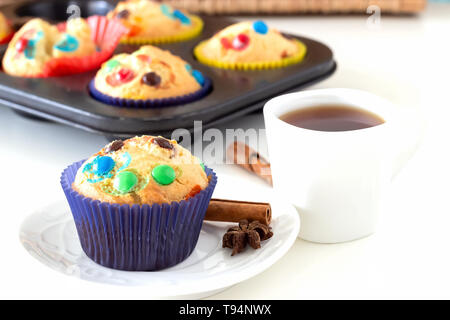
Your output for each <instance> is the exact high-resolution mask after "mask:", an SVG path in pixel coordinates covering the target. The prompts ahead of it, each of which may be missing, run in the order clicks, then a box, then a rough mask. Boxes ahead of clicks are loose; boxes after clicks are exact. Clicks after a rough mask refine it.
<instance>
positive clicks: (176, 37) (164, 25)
mask: <svg viewBox="0 0 450 320" xmlns="http://www.w3.org/2000/svg"><path fill="white" fill-rule="evenodd" d="M107 17H108V18H114V19H118V20H120V22H121V23H122V24H124V25H125V26H126V27H127V28H129V30H130V31H129V33H128V34H127V35H126V36H124V37H123V38H122V42H125V43H131V44H145V43H167V42H178V41H185V40H189V39H191V38H194V37H196V36H197V35H199V34H200V33H201V31H202V29H203V21H202V20H201V19H200V18H199V17H198V16H195V15H191V14H188V13H186V12H183V11H181V10H177V9H174V8H172V7H171V6H169V5H167V4H164V3H159V2H156V1H149V0H128V1H121V2H119V3H118V4H117V6H116V7H115V9H114V10H112V11H111V12H109V13H108V15H107Z"/></svg>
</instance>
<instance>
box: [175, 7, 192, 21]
mask: <svg viewBox="0 0 450 320" xmlns="http://www.w3.org/2000/svg"><path fill="white" fill-rule="evenodd" d="M172 14H173V16H174V17H175V18H176V19H178V20H180V22H181V23H182V24H191V19H189V17H188V16H186V15H185V14H184V13H183V12H181V11H180V10H174V11H173V13H172Z"/></svg>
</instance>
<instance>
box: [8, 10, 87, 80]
mask: <svg viewBox="0 0 450 320" xmlns="http://www.w3.org/2000/svg"><path fill="white" fill-rule="evenodd" d="M94 52H95V44H94V42H93V41H92V39H91V30H90V28H89V25H88V24H87V22H86V21H85V20H83V19H81V18H78V19H71V20H69V21H68V22H67V28H66V30H65V32H60V31H59V30H58V28H57V27H56V26H53V25H51V24H49V23H48V22H46V21H44V20H42V19H39V18H36V19H32V20H30V21H28V22H27V23H26V24H25V25H24V26H23V27H22V28H21V29H20V30H19V31H18V32H17V33H16V34H15V35H14V37H13V39H12V41H11V42H10V43H9V45H8V49H7V50H6V53H5V57H4V58H3V68H4V70H5V72H6V73H8V74H10V75H15V76H32V75H39V74H42V73H43V72H44V68H45V66H46V64H47V63H48V62H49V61H50V60H51V59H53V58H55V57H62V56H87V55H90V54H92V53H94Z"/></svg>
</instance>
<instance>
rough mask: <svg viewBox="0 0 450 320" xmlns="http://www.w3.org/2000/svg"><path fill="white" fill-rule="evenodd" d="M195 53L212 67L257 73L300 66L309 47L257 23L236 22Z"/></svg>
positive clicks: (263, 23) (197, 48)
mask: <svg viewBox="0 0 450 320" xmlns="http://www.w3.org/2000/svg"><path fill="white" fill-rule="evenodd" d="M194 54H195V57H196V58H197V59H198V60H199V61H200V62H202V63H204V64H206V65H209V66H213V67H218V68H225V69H240V70H258V69H269V68H280V67H286V66H289V65H292V64H295V63H299V62H301V61H302V60H303V58H304V56H305V54H306V46H305V45H304V44H303V43H302V42H301V41H299V40H297V39H291V38H287V37H285V36H284V35H283V34H281V33H280V32H279V31H278V30H276V29H274V28H269V27H268V26H267V24H266V23H265V22H263V21H261V20H258V21H255V22H249V21H245V22H240V23H236V24H233V25H231V26H229V27H227V28H225V29H223V30H221V31H220V32H218V33H216V34H215V35H214V36H213V37H211V38H210V39H208V40H205V41H203V42H201V43H200V44H199V45H198V46H197V47H195V49H194Z"/></svg>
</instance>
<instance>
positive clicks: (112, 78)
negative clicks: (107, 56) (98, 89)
mask: <svg viewBox="0 0 450 320" xmlns="http://www.w3.org/2000/svg"><path fill="white" fill-rule="evenodd" d="M134 77H135V75H134V72H133V71H132V70H130V69H120V70H119V71H117V72H116V73H112V74H110V75H109V76H107V77H106V82H107V83H108V84H109V85H110V86H113V87H117V86H119V85H121V84H124V83H127V82H130V81H131V80H133V78H134Z"/></svg>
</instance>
